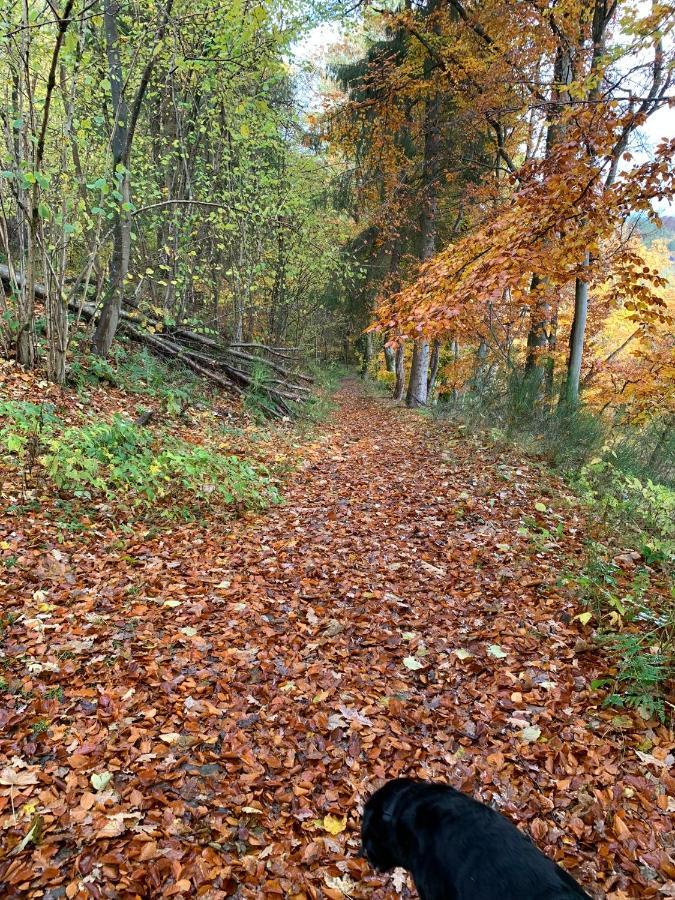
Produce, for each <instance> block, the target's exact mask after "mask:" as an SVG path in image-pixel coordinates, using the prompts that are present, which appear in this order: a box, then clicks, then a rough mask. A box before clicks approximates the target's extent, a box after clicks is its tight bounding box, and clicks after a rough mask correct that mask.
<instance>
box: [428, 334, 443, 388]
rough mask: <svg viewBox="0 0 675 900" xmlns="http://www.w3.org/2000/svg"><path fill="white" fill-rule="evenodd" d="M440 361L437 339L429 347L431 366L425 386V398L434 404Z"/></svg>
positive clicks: (439, 343) (439, 345)
mask: <svg viewBox="0 0 675 900" xmlns="http://www.w3.org/2000/svg"><path fill="white" fill-rule="evenodd" d="M440 361H441V342H440V341H439V340H438V338H437V339H436V340H435V341H434V342H433V344H432V347H431V364H430V368H429V384H428V385H427V398H428V399H429V400H430V401H431V402H432V403H434V402H435V401H434V390H435V388H436V379H437V378H438V366H439V364H440Z"/></svg>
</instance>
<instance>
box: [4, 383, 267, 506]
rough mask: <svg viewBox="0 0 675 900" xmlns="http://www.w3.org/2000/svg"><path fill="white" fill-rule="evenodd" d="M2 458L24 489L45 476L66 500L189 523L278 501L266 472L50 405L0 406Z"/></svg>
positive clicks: (163, 433)
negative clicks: (76, 419)
mask: <svg viewBox="0 0 675 900" xmlns="http://www.w3.org/2000/svg"><path fill="white" fill-rule="evenodd" d="M0 419H2V428H1V429H0V452H1V453H2V454H3V457H4V458H3V462H5V464H7V465H9V466H10V467H11V468H13V469H15V470H16V471H17V472H18V473H19V475H20V476H21V480H22V484H23V488H24V490H29V489H31V488H34V487H35V486H36V485H38V484H41V483H42V479H43V478H46V479H47V480H48V481H49V483H50V484H51V485H52V486H53V488H54V489H55V490H56V491H57V492H58V495H59V498H60V499H61V500H64V499H66V500H68V499H77V500H81V501H100V500H106V501H111V502H112V501H115V502H119V503H123V504H124V505H125V506H126V507H128V508H129V510H130V511H132V512H133V513H134V514H136V515H141V516H148V515H155V514H157V515H160V516H164V517H167V518H176V517H183V518H190V517H194V516H197V515H203V514H204V513H205V512H206V511H208V512H209V514H210V515H218V514H220V513H224V512H226V511H227V510H230V509H232V508H233V507H245V508H253V509H255V508H262V507H265V506H267V505H268V504H269V503H273V502H276V501H278V499H279V495H278V492H277V489H276V488H275V487H274V485H273V484H272V482H271V480H270V476H269V473H268V472H267V470H266V469H265V467H264V466H261V465H257V464H256V465H253V464H252V463H249V462H247V461H245V460H242V459H240V458H239V457H237V456H233V455H223V454H222V453H221V452H219V451H218V449H217V448H216V447H215V446H208V445H204V446H201V445H196V444H190V443H188V442H186V441H184V440H181V439H180V438H178V437H177V436H176V435H175V434H172V433H171V432H170V431H168V430H152V429H149V428H145V427H142V426H139V425H136V424H134V423H133V422H131V421H130V420H129V419H126V418H124V417H122V416H120V415H116V416H114V417H113V418H112V420H111V421H109V422H107V421H100V420H96V421H86V422H84V423H83V424H80V425H67V424H66V423H65V422H64V421H63V420H62V419H60V418H59V416H57V415H56V413H55V410H54V408H53V407H52V406H51V405H50V404H35V403H29V402H21V401H7V402H4V403H0Z"/></svg>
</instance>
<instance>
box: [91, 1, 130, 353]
mask: <svg viewBox="0 0 675 900" xmlns="http://www.w3.org/2000/svg"><path fill="white" fill-rule="evenodd" d="M118 12H119V7H118V4H117V3H116V0H104V4H103V27H104V31H105V43H106V53H107V57H108V78H109V80H110V93H111V95H112V102H113V114H114V117H115V121H114V125H113V135H112V162H113V177H114V178H115V179H117V180H118V183H119V187H120V188H121V191H120V193H121V194H122V195H123V197H124V198H125V200H128V198H129V176H128V174H127V173H126V171H122V172H121V171H120V170H121V168H122V167H123V166H124V159H125V158H126V156H127V142H128V139H129V108H128V106H127V102H126V100H125V97H124V78H123V74H122V59H121V56H120V37H119V29H118V27H117V14H118ZM124 168H125V169H126V167H124ZM125 219H126V221H125ZM130 250H131V221H130V220H129V216H128V214H127V215H126V217H125V215H124V213H123V211H122V209H120V210H119V211H118V212H117V215H116V218H115V223H114V228H113V252H112V258H111V260H110V276H109V277H110V282H109V286H108V296H107V298H106V300H105V302H104V304H103V309H102V310H101V315H100V317H99V320H98V324H97V326H96V330H95V332H94V337H93V341H92V346H93V350H94V352H95V353H97V354H98V355H99V356H107V354H108V352H109V351H110V347H111V346H112V342H113V340H114V338H115V333H116V332H117V325H118V323H119V319H120V313H121V311H122V302H123V299H124V288H125V284H126V280H127V274H128V272H129V256H130Z"/></svg>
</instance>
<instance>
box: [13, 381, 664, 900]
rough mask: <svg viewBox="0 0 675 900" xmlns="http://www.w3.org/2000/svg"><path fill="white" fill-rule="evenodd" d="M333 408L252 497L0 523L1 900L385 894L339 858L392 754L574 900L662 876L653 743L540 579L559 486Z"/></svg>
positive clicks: (639, 889) (351, 407)
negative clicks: (262, 499)
mask: <svg viewBox="0 0 675 900" xmlns="http://www.w3.org/2000/svg"><path fill="white" fill-rule="evenodd" d="M337 399H338V408H337V409H336V411H335V413H334V414H333V416H332V418H331V419H330V421H329V422H328V423H327V424H326V425H325V426H322V428H321V429H320V432H319V436H318V439H317V440H316V441H315V442H314V443H312V444H310V443H308V444H307V445H306V447H305V450H304V459H303V462H301V463H300V465H299V466H298V467H297V468H296V470H295V472H293V473H292V474H291V475H290V476H289V477H288V480H287V482H286V485H285V487H284V500H283V503H282V504H281V505H279V506H275V507H272V508H271V509H269V510H268V511H266V512H265V513H262V514H260V515H257V516H252V515H246V516H244V517H243V518H241V519H239V520H237V521H234V522H229V523H227V522H225V523H212V524H210V525H208V526H200V525H197V524H185V525H171V526H164V527H163V529H155V530H154V531H148V530H147V529H142V528H136V529H131V530H130V531H129V532H128V533H126V534H122V535H120V534H119V533H115V532H114V531H111V530H105V529H100V530H97V529H96V528H94V527H92V528H91V529H90V530H89V532H88V533H85V534H83V535H82V536H81V537H80V539H79V540H78V541H73V542H72V544H70V543H66V544H61V545H58V544H56V543H54V542H52V541H51V539H48V538H46V537H45V536H44V535H43V536H40V535H39V534H38V533H37V532H36V530H35V529H34V528H32V527H31V526H30V524H28V525H25V527H21V528H19V527H18V526H17V525H16V524H13V525H12V526H11V530H10V531H9V532H7V533H6V535H5V536H3V541H2V542H1V543H0V546H1V547H2V550H3V552H4V553H5V554H7V553H10V552H11V553H12V554H13V555H14V557H13V558H15V560H16V564H15V565H13V566H12V567H11V568H9V569H6V570H5V571H4V572H3V574H2V575H1V576H0V600H1V601H2V605H3V608H4V609H5V610H8V609H11V610H13V615H12V616H11V618H7V619H6V620H5V622H4V625H5V631H4V635H3V650H4V653H5V657H4V663H5V665H6V666H8V668H9V670H10V672H11V673H12V676H13V677H14V678H16V677H17V671H18V670H17V667H18V666H19V665H20V666H22V667H23V668H22V669H21V673H20V675H19V681H20V684H19V688H18V689H16V687H15V690H14V691H13V692H12V693H10V694H8V695H7V696H8V700H7V701H6V702H4V704H3V707H2V708H1V709H0V726H1V727H2V742H1V743H0V751H1V752H2V754H3V756H2V761H1V762H0V827H1V828H2V829H3V830H2V832H0V834H1V836H2V843H3V844H4V846H5V848H6V849H7V850H8V855H7V856H6V857H5V859H4V861H3V862H2V863H1V864H0V889H1V892H2V895H3V897H8V898H9V897H35V898H37V897H41V898H46V900H51V898H56V897H62V896H66V897H68V898H74V897H95V898H99V897H101V898H102V897H106V898H108V897H109V898H112V897H114V898H127V897H143V898H145V897H178V898H180V897H185V898H188V897H196V896H204V897H209V898H217V897H227V896H232V895H236V896H239V897H251V898H253V897H267V896H269V897H274V896H279V897H291V898H320V897H330V898H340V897H343V896H349V897H354V898H365V897H372V898H393V897H396V896H400V895H403V896H410V895H409V894H408V890H409V888H408V886H407V884H408V883H407V882H406V881H405V879H404V878H402V877H399V876H398V875H394V876H379V875H375V873H373V872H372V871H371V870H370V869H369V868H368V866H367V865H366V863H365V862H364V861H363V860H361V859H360V858H358V857H357V851H358V847H359V841H358V828H359V817H360V805H361V802H362V801H363V799H364V798H365V797H367V795H368V794H369V793H370V792H371V791H372V790H373V789H374V788H375V787H377V786H378V785H379V783H380V780H381V779H385V778H390V777H394V776H397V775H401V774H413V775H416V776H421V777H425V778H435V779H443V780H447V781H449V782H450V783H452V784H454V785H455V786H457V787H461V788H462V789H464V790H466V791H470V792H472V793H474V794H475V795H476V796H478V797H480V798H481V799H483V800H484V801H486V802H490V803H492V804H493V805H495V806H496V807H498V808H499V809H501V810H502V811H503V812H504V813H505V814H507V815H509V816H511V817H512V818H513V819H514V820H515V821H517V822H518V824H519V825H520V826H521V827H522V828H523V829H524V830H525V831H526V832H528V833H529V834H531V835H532V837H533V838H534V840H535V841H536V842H537V843H538V845H539V846H540V847H541V848H542V849H543V850H545V851H546V852H547V853H549V854H551V855H552V856H554V857H555V858H556V859H557V860H558V861H559V862H561V863H562V864H563V865H564V866H565V867H566V868H568V869H569V870H570V871H571V872H572V873H573V874H575V875H576V876H577V877H578V878H579V879H580V880H581V881H582V882H583V883H584V884H585V885H586V886H587V887H588V889H589V890H590V891H591V893H593V894H594V895H595V896H597V897H608V898H614V900H620V898H625V897H643V898H648V897H673V896H675V880H674V879H675V867H674V865H673V862H672V860H671V859H669V856H668V840H669V837H671V838H672V813H673V808H674V806H675V804H674V801H673V794H674V793H675V779H673V777H672V775H671V774H670V773H669V771H668V768H669V765H670V763H671V761H672V757H670V756H668V755H667V754H668V751H669V745H668V736H669V733H668V732H667V731H666V729H665V728H663V727H662V726H659V725H658V723H657V722H655V721H652V722H645V721H643V720H642V719H639V717H636V716H633V714H626V713H621V714H618V713H617V711H616V710H612V709H607V708H603V707H602V705H601V702H602V695H601V694H600V693H599V692H598V691H594V690H593V688H592V686H591V682H592V681H593V680H594V679H595V678H597V677H599V676H601V675H603V674H605V670H606V665H607V663H606V662H605V661H604V660H603V658H602V656H601V655H598V654H597V653H596V651H595V649H594V645H593V644H592V643H591V642H590V639H589V631H588V629H587V628H584V627H583V626H582V625H580V624H579V622H578V621H575V620H573V617H574V616H575V615H576V614H578V613H579V612H581V611H582V610H581V608H580V606H579V601H578V600H577V598H575V597H574V595H573V594H572V593H571V592H569V591H568V590H567V588H565V587H564V586H560V584H561V582H560V576H562V575H563V574H564V572H565V571H567V570H569V569H570V567H574V566H575V565H576V564H577V563H578V561H579V559H580V558H581V556H582V544H583V540H584V536H585V527H586V526H585V524H584V520H583V516H582V514H581V512H580V511H579V509H578V507H577V505H576V503H575V501H574V499H573V498H572V497H570V496H569V495H568V492H567V490H566V488H565V487H564V485H562V483H558V482H556V481H555V480H552V479H550V478H548V479H544V480H542V473H541V472H540V471H539V470H538V469H536V468H532V467H528V466H527V465H525V464H523V463H522V461H521V460H519V459H518V457H517V456H515V455H512V456H509V455H508V454H503V453H500V452H498V451H497V450H496V449H495V448H494V447H491V446H483V445H481V443H480V441H479V439H476V438H470V437H468V438H467V437H465V436H462V435H461V434H460V433H458V432H457V431H452V430H450V429H449V428H448V426H447V425H446V426H440V425H438V424H435V423H433V422H431V421H429V420H425V419H424V418H423V417H421V416H419V415H418V414H415V413H412V412H406V411H404V410H401V409H396V408H393V407H392V406H391V404H389V403H388V402H387V401H384V400H382V399H378V398H373V397H368V396H364V394H363V391H362V389H361V388H360V386H359V385H358V384H357V383H356V382H354V381H348V382H346V383H345V385H344V386H343V387H342V389H341V391H340V392H339V394H338V398H337ZM560 525H562V528H560V527H559V526H560ZM556 529H557V532H556ZM554 534H557V536H555V537H551V535H554ZM542 535H544V537H542ZM9 677H10V676H9V675H8V676H7V678H8V679H9Z"/></svg>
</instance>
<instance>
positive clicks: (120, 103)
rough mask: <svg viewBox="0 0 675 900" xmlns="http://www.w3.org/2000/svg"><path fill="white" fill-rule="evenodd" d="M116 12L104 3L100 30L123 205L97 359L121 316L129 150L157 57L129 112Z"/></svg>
mask: <svg viewBox="0 0 675 900" xmlns="http://www.w3.org/2000/svg"><path fill="white" fill-rule="evenodd" d="M173 3H174V0H167V2H166V5H165V7H164V11H163V13H162V17H161V20H160V22H159V25H158V28H157V30H156V32H155V34H154V35H153V36H152V38H151V40H152V44H153V46H158V45H159V44H160V43H161V41H162V39H163V37H164V32H165V31H166V26H167V23H168V21H169V18H170V16H171V10H172V7H173ZM119 11H120V4H119V3H118V2H117V0H104V4H103V27H104V31H105V42H106V54H107V57H108V77H109V80H110V93H111V96H112V102H113V110H114V114H115V123H114V127H113V135H112V141H111V149H112V158H113V177H114V178H116V179H117V180H118V183H119V190H120V193H121V194H122V202H121V204H120V207H119V209H118V212H117V219H116V221H115V225H114V229H113V254H112V260H111V264H110V287H109V291H108V296H107V298H106V301H105V303H104V305H103V309H102V311H101V316H100V318H99V320H98V324H97V326H96V331H95V332H94V337H93V341H92V347H93V350H94V352H95V353H97V354H98V355H99V356H106V355H107V354H108V352H109V351H110V347H111V346H112V342H113V340H114V338H115V332H116V331H117V326H118V324H119V319H120V313H121V311H122V302H123V300H124V288H125V285H126V280H127V275H128V273H129V261H130V255H131V215H130V212H129V204H130V201H131V182H130V172H129V163H130V157H131V147H132V144H133V139H134V133H135V131H136V123H137V122H138V117H139V115H140V111H141V107H142V105H143V99H144V97H145V93H146V91H147V89H148V85H149V83H150V76H151V75H152V70H153V68H154V65H155V60H156V59H157V54H156V53H155V52H154V50H153V52H152V53H151V55H150V57H149V59H148V61H147V62H146V64H145V68H144V69H143V72H142V74H141V79H140V83H139V85H138V88H137V90H136V95H135V96H134V100H133V104H132V107H131V110H129V107H128V105H127V102H126V99H125V96H124V77H123V73H122V60H121V56H120V38H119V29H118V25H117V15H118V14H119Z"/></svg>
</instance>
